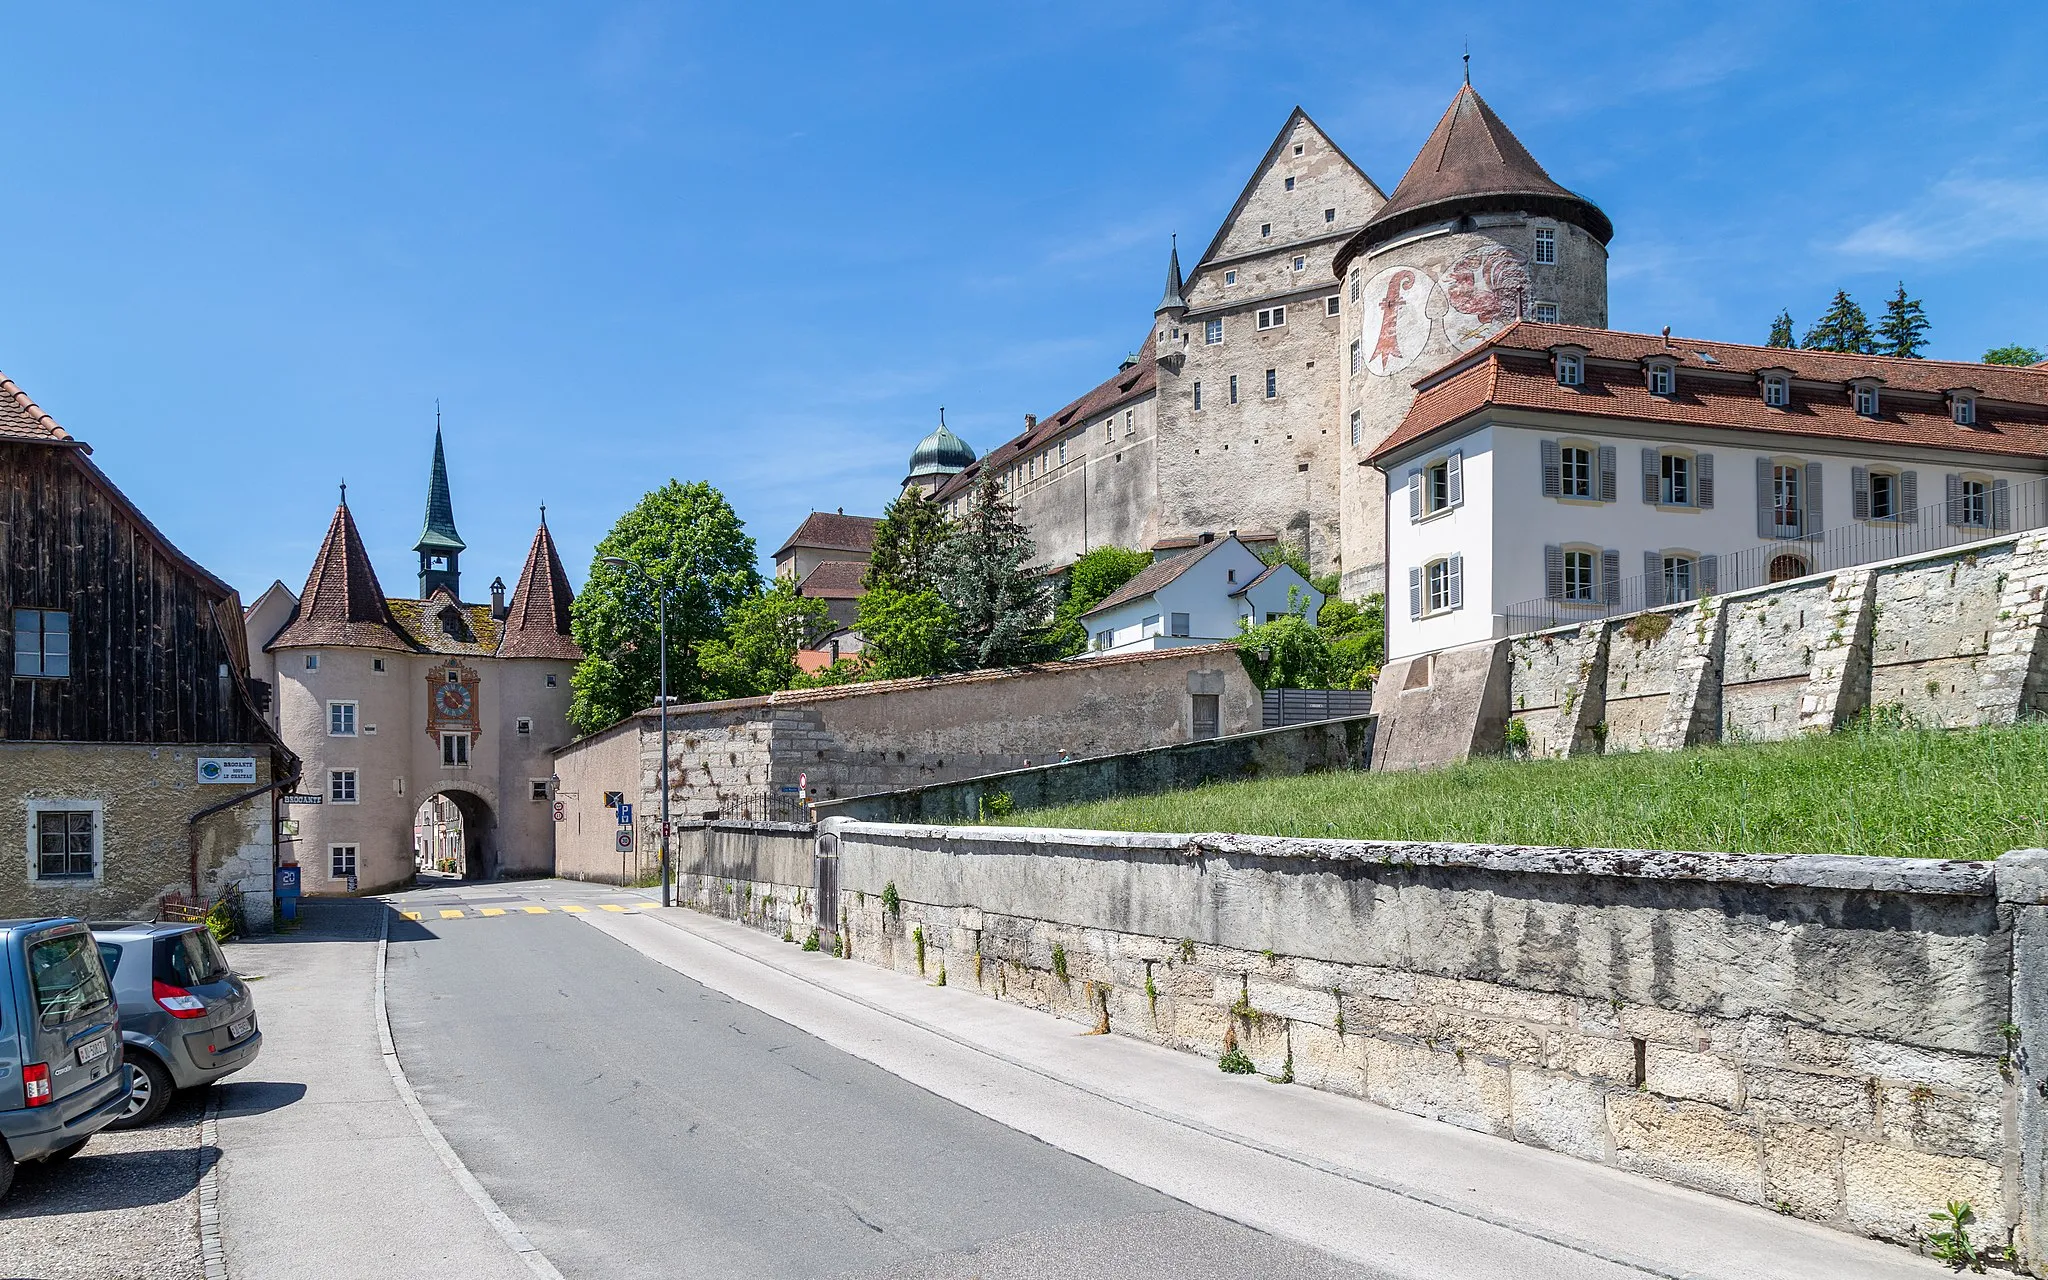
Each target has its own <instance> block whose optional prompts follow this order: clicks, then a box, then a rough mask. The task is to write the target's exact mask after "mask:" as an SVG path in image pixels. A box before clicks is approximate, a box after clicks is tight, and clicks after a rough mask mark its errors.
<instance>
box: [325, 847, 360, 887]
mask: <svg viewBox="0 0 2048 1280" xmlns="http://www.w3.org/2000/svg"><path fill="white" fill-rule="evenodd" d="M356 849H357V846H355V845H352V844H331V845H328V846H327V878H328V879H329V880H346V879H348V878H349V877H350V876H352V875H354V874H355V873H356Z"/></svg>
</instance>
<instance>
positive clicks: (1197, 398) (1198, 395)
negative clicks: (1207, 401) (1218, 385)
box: [1195, 379, 1202, 411]
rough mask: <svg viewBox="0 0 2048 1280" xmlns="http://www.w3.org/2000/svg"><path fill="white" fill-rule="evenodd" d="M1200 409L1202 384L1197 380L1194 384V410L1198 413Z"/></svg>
mask: <svg viewBox="0 0 2048 1280" xmlns="http://www.w3.org/2000/svg"><path fill="white" fill-rule="evenodd" d="M1201 407H1202V383H1201V381H1200V380H1199V379H1197V380H1196V382H1195V408H1196V410H1197V411H1199V410H1200V409H1201Z"/></svg>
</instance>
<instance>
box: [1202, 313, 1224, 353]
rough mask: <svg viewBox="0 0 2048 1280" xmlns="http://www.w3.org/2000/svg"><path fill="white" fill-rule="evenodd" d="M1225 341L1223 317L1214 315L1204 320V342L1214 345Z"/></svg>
mask: <svg viewBox="0 0 2048 1280" xmlns="http://www.w3.org/2000/svg"><path fill="white" fill-rule="evenodd" d="M1221 341H1223V317H1222V316H1214V317H1211V318H1210V319H1208V320H1205V321H1203V322H1202V344H1203V345H1204V346H1210V347H1213V346H1215V345H1216V344H1217V343H1219V342H1221Z"/></svg>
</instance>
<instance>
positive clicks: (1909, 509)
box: [1899, 471, 1920, 524]
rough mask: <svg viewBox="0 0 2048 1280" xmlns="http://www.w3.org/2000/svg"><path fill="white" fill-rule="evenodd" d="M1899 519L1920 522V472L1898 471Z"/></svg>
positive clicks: (1908, 522)
mask: <svg viewBox="0 0 2048 1280" xmlns="http://www.w3.org/2000/svg"><path fill="white" fill-rule="evenodd" d="M1899 519H1901V520H1903V521H1905V522H1906V523H1907V524H1918V523H1920V473H1919V472H1918V471H1901V472H1899Z"/></svg>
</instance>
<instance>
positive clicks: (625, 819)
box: [619, 801, 633, 827]
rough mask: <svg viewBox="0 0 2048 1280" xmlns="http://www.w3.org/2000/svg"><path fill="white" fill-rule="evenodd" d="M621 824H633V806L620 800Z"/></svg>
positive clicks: (624, 825)
mask: <svg viewBox="0 0 2048 1280" xmlns="http://www.w3.org/2000/svg"><path fill="white" fill-rule="evenodd" d="M619 825H620V826H622V827H630V826H632V825H633V806H632V805H630V804H627V803H625V802H624V801H620V802H619Z"/></svg>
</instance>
